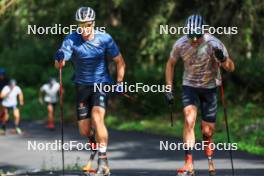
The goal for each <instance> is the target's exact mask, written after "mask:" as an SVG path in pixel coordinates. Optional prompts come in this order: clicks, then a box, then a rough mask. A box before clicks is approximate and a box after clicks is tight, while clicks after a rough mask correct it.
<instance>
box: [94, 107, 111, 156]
mask: <svg viewBox="0 0 264 176" xmlns="http://www.w3.org/2000/svg"><path fill="white" fill-rule="evenodd" d="M104 116H105V109H104V108H102V107H100V106H94V107H93V108H92V120H93V124H94V126H95V130H96V139H97V142H98V143H99V150H100V148H106V147H107V143H108V132H107V129H106V126H105V123H104ZM102 152H106V150H105V151H102Z"/></svg>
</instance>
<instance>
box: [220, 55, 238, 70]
mask: <svg viewBox="0 0 264 176" xmlns="http://www.w3.org/2000/svg"><path fill="white" fill-rule="evenodd" d="M221 65H222V67H223V68H224V69H225V70H226V71H228V72H233V71H234V70H235V64H234V62H233V60H232V59H231V58H230V57H228V58H227V59H226V61H225V62H223V63H222V64H221Z"/></svg>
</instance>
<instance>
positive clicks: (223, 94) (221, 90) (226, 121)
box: [218, 64, 235, 176]
mask: <svg viewBox="0 0 264 176" xmlns="http://www.w3.org/2000/svg"><path fill="white" fill-rule="evenodd" d="M218 69H219V73H220V80H221V85H220V95H221V101H222V106H223V110H224V120H225V126H226V135H227V142H228V144H230V143H231V142H230V132H229V126H228V118H227V109H226V102H225V91H224V84H223V79H222V75H221V69H220V65H219V64H218ZM229 156H230V162H231V168H232V176H234V175H235V169H234V162H233V153H232V150H231V149H230V150H229Z"/></svg>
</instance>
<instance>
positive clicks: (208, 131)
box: [200, 89, 217, 175]
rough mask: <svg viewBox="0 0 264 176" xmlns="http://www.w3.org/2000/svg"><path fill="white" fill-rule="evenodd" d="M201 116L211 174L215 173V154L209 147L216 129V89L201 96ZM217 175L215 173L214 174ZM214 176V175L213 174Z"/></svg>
mask: <svg viewBox="0 0 264 176" xmlns="http://www.w3.org/2000/svg"><path fill="white" fill-rule="evenodd" d="M200 101H201V114H202V124H201V128H202V134H203V140H204V143H205V155H206V156H207V158H208V164H209V172H211V173H214V172H215V168H214V163H213V154H214V150H213V149H212V148H211V147H209V145H210V144H211V143H213V134H214V129H215V121H216V112H217V96H216V89H209V90H206V91H204V92H203V93H202V94H201V95H200ZM214 174H215V173H214ZM212 175H213V174H212Z"/></svg>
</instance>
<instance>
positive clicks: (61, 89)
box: [59, 61, 64, 175]
mask: <svg viewBox="0 0 264 176" xmlns="http://www.w3.org/2000/svg"><path fill="white" fill-rule="evenodd" d="M62 66H63V64H62V61H61V62H59V78H60V123H61V146H62V147H61V155H62V175H64V148H63V144H64V129H63V126H64V125H63V87H62Z"/></svg>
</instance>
